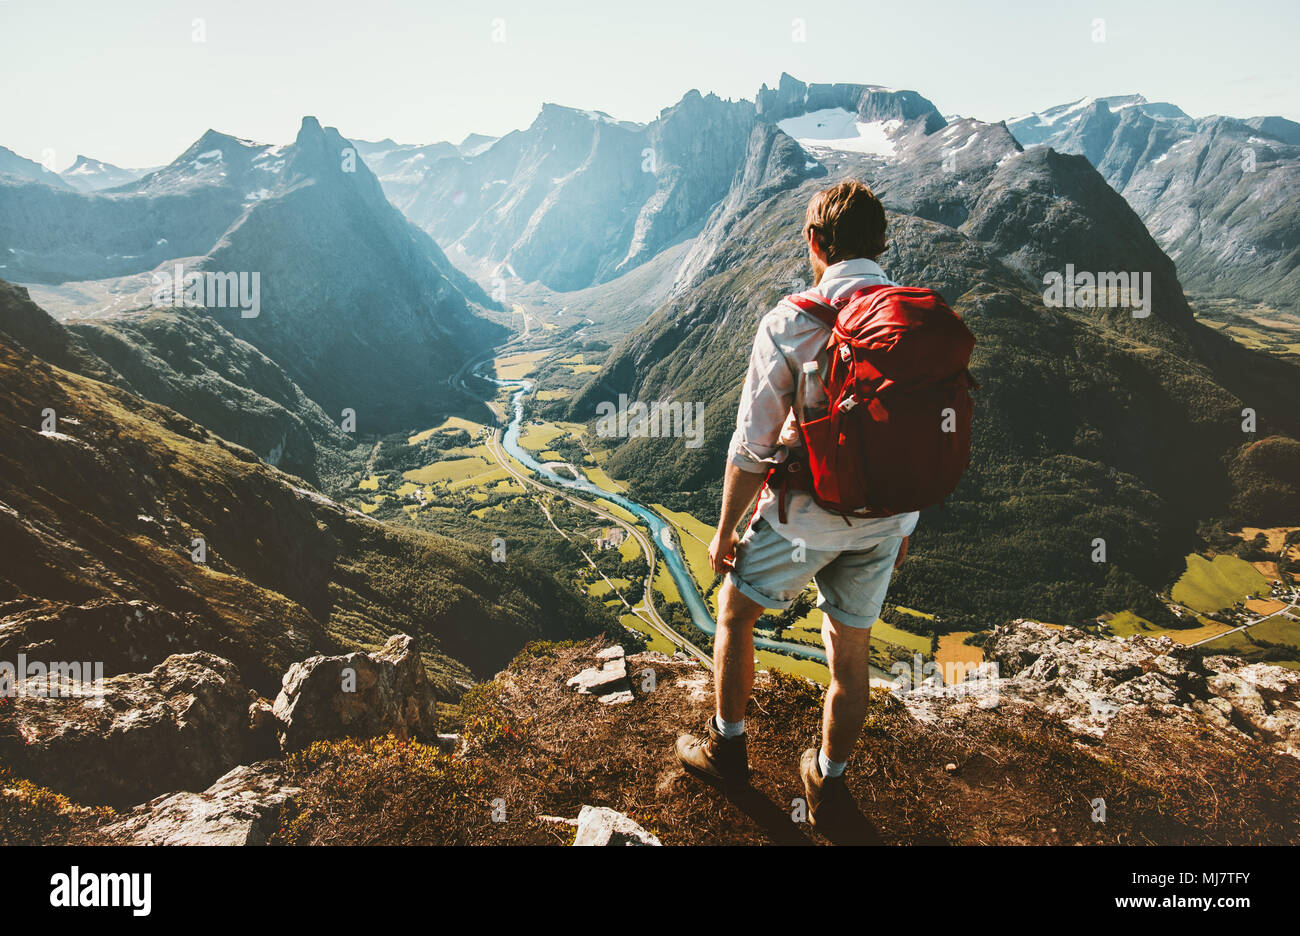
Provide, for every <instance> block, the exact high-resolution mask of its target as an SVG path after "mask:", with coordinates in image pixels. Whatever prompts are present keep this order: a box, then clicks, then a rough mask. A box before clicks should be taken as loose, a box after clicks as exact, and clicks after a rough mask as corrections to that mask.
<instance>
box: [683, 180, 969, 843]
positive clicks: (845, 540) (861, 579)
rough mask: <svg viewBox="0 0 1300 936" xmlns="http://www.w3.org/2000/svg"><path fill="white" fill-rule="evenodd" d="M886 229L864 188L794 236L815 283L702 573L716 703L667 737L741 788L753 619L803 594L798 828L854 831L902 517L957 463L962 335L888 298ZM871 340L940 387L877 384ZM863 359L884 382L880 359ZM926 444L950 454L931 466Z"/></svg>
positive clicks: (772, 363)
mask: <svg viewBox="0 0 1300 936" xmlns="http://www.w3.org/2000/svg"><path fill="white" fill-rule="evenodd" d="M885 229H886V220H885V210H884V206H883V205H882V204H881V203H880V200H879V199H878V198H876V196H875V195H874V194H872V192H871V190H870V189H869V188H868V187H867V186H865V185H863V184H862V183H860V182H856V181H845V182H841V183H839V184H838V185H835V186H832V187H831V188H828V189H825V190H824V191H821V192H818V193H817V194H816V195H814V196H813V198H812V200H811V201H810V203H809V205H808V211H807V215H806V218H805V224H804V230H803V236H804V240H805V241H806V242H807V244H808V259H809V262H810V263H811V265H812V270H813V283H814V286H813V288H812V289H811V290H809V291H807V292H805V293H801V294H799V295H796V296H788V297H786V299H784V300H782V302H781V303H780V304H778V305H777V306H776V308H774V309H772V310H771V311H770V312H768V313H767V314H766V315H765V316H764V317H763V319H762V320H761V322H760V323H759V327H758V334H757V336H756V337H755V339H754V348H753V352H752V354H751V356H750V360H749V371H748V374H747V375H746V378H745V384H744V388H743V391H742V393H741V398H740V411H739V415H738V417H737V420H736V431H735V434H734V435H733V436H732V439H731V446H730V450H729V452H728V458H727V466H726V474H725V479H724V482H723V493H722V513H721V517H720V519H719V520H718V529H717V532H716V534H715V535H714V537H713V542H712V543H710V545H709V561H710V563H711V565H712V567H713V570H714V572H715V573H717V574H720V575H721V574H725V575H726V579H725V581H724V583H723V585H722V588H721V591H720V594H719V599H718V610H719V615H718V627H717V633H716V635H715V638H714V665H715V669H716V674H715V682H716V696H717V699H716V701H717V708H716V712H715V715H714V717H713V718H711V719H710V720H709V724H708V728H707V732H706V734H705V735H704V736H703V737H697V736H694V735H683V736H681V737H680V738H678V741H677V756H678V757H679V758H680V760H681V762H682V764H683V765H684V766H685V767H687V768H688V769H689V770H691V771H692V772H693V773H696V774H699V775H703V776H705V777H706V778H710V779H713V780H715V781H722V782H725V783H744V782H746V781H747V780H748V775H749V764H748V756H747V753H746V738H745V707H746V704H747V703H748V701H749V697H750V692H751V689H752V687H753V681H754V631H753V628H754V625H755V623H756V622H757V621H758V619H759V616H760V615H761V614H762V613H763V611H764V609H774V610H784V609H786V608H788V607H789V606H790V605H791V604H792V603H793V601H794V599H795V598H797V597H798V596H799V595H800V593H802V592H803V590H804V589H805V588H806V587H807V585H808V583H809V582H810V581H815V582H816V584H817V592H818V598H817V606H818V607H819V608H820V609H821V610H822V612H823V615H824V623H823V625H822V639H823V641H824V642H825V645H826V656H827V665H828V667H829V669H830V685H829V687H828V688H827V692H826V703H825V712H824V715H823V721H822V738H821V745H820V747H812V748H809V749H808V750H806V751H804V753H803V757H802V759H801V761H800V764H799V772H800V775H801V776H802V778H803V782H804V787H805V790H806V793H807V803H808V807H809V811H810V818H811V820H812V822H813V824H814V825H818V826H821V827H822V828H823V830H824V831H827V832H830V831H832V828H833V827H836V826H841V827H842V826H845V825H847V824H849V823H852V822H854V821H855V820H857V819H858V818H859V814H858V812H857V807H856V804H855V803H854V801H853V798H852V796H851V795H850V794H849V792H848V790H847V789H846V788H845V783H844V772H845V767H846V765H847V763H848V760H849V756H850V754H851V753H852V751H853V748H854V745H855V744H856V743H857V740H858V737H859V735H860V734H861V731H862V725H863V721H864V720H865V718H866V714H867V700H868V693H869V679H870V641H871V625H872V624H874V623H875V621H876V619H877V618H878V617H879V615H880V611H881V608H882V606H883V604H884V601H885V594H886V592H887V591H888V589H889V581H890V578H891V576H892V574H893V571H894V569H895V568H897V566H898V565H899V563H901V562H902V561H903V558H904V557H905V556H906V555H907V544H908V536H909V534H911V532H912V531H913V529H915V527H916V523H917V519H918V517H919V514H918V512H917V510H916V509H901V508H903V507H910V506H913V505H915V506H916V507H923V506H929V504H930V503H938V502H939V501H940V500H941V499H942V496H944V495H946V494H947V493H948V491H950V490H951V486H949V482H951V485H955V483H956V480H955V477H951V475H952V474H953V472H954V471H955V473H956V475H957V476H959V475H960V471H961V469H962V468H964V467H965V464H966V461H967V460H968V457H969V456H968V446H969V417H970V411H969V394H967V393H966V383H965V378H966V376H967V375H966V371H965V362H966V360H967V359H968V357H969V351H970V346H971V345H973V344H974V339H973V338H969V332H968V331H966V329H965V326H964V325H961V323H960V320H959V319H958V318H957V317H956V316H955V315H954V314H953V313H952V312H951V311H949V310H948V309H947V307H946V306H944V305H943V302H942V299H939V298H938V296H937V294H935V293H931V292H930V291H929V290H909V289H902V288H896V287H897V284H895V283H893V282H892V281H891V280H890V279H889V278H888V277H887V276H886V275H885V273H884V271H883V270H882V269H881V268H880V267H879V266H878V265H877V263H876V258H877V257H879V256H880V255H881V254H882V253H883V252H884V250H885ZM949 318H950V319H951V320H952V321H954V322H956V323H957V324H956V329H960V333H959V332H958V331H956V330H955V329H954V327H953V326H951V325H950V324H949V323H948V321H947V320H948V319H949ZM837 321H838V326H837V328H836V331H835V333H834V337H833V336H832V325H835V324H836V323H837ZM920 325H926V326H927V329H928V330H926V329H920V330H918V327H917V326H920ZM855 329H856V330H855ZM842 333H843V334H842ZM962 334H964V336H966V337H962ZM918 335H919V337H920V338H921V341H919V342H918V341H917V340H916V339H917V336H918ZM849 338H852V339H853V340H852V341H851V342H850V341H849V340H848V339H849ZM841 339H843V340H841ZM904 339H905V340H904ZM967 339H969V343H968V344H967V343H966V342H967ZM927 341H928V342H930V344H927V343H926V342H927ZM936 342H937V344H936ZM883 345H889V346H890V348H891V349H892V348H903V349H904V351H905V352H906V353H907V355H908V357H909V358H922V359H925V360H926V362H927V363H925V364H922V365H921V366H920V370H934V371H937V372H938V373H939V374H940V377H939V379H938V380H937V381H936V380H935V379H934V378H933V376H931V377H929V378H926V380H927V381H928V383H931V384H935V386H936V387H938V388H939V389H937V390H936V389H933V388H927V389H923V390H921V391H918V392H916V393H912V392H911V391H908V392H907V393H906V394H905V395H902V396H891V395H890V392H889V391H888V390H887V389H886V388H890V387H891V386H892V387H895V388H897V387H900V386H901V387H907V386H909V385H910V380H911V378H912V377H913V376H916V375H915V374H914V372H915V371H917V361H916V360H910V361H909V362H908V363H907V365H906V366H905V368H904V369H905V370H908V373H907V374H904V375H890V376H897V377H898V379H897V381H890V380H888V379H884V380H882V373H881V370H878V369H876V367H875V366H874V365H873V364H872V363H871V362H870V361H869V360H868V358H869V357H870V355H872V354H877V351H878V349H879V348H881V347H882V346H883ZM961 345H964V346H965V357H964V358H963V356H962V354H961V347H959V346H961ZM932 349H937V353H935V354H933V355H932V354H931V350H932ZM913 352H916V353H913ZM932 357H933V358H936V359H937V360H936V361H934V362H933V363H930V358H932ZM873 360H877V363H879V364H880V367H881V369H883V370H885V371H886V373H887V372H888V367H889V366H890V365H889V363H888V362H884V361H883V360H882V359H879V358H876V359H873ZM951 371H960V375H959V376H954V375H953V374H952V373H950V372H951ZM945 375H946V376H945ZM870 378H875V381H874V383H873V382H872V380H871V379H870ZM897 392H899V391H897V390H895V393H897ZM936 394H937V395H936ZM947 403H950V404H952V405H951V406H947V405H944V404H947ZM859 404H863V405H862V408H861V409H860V410H857V411H856V412H854V410H855V409H856V407H857V406H858V405H859ZM912 410H917V412H918V413H920V414H922V415H921V416H920V417H918V416H917V414H916V413H913V412H912ZM931 417H933V419H931ZM890 418H892V420H893V422H892V428H890V427H891V422H890ZM909 419H911V420H912V421H913V422H915V423H916V424H915V425H911V424H909V422H908V420H909ZM942 420H946V423H945V425H944V426H942V427H941V426H940V422H941V421H942ZM941 431H946V432H947V433H948V434H947V435H943V434H940V433H941ZM882 432H890V433H894V434H893V435H881V433H882ZM909 432H910V433H912V434H913V435H915V436H917V437H916V438H912V437H910V436H909V435H908V433H909ZM828 433H829V435H828ZM827 439H831V440H833V441H830V442H827ZM936 446H941V447H942V446H946V448H944V449H943V452H944V454H942V455H940V457H939V458H938V459H936V458H935V455H934V453H935V452H936V450H937V449H936ZM913 449H914V450H915V451H913ZM850 451H852V452H853V453H855V454H854V455H853V456H852V457H850V458H849V459H848V460H847V461H846V459H845V455H844V453H845V452H850ZM859 451H863V452H865V453H869V457H868V454H863V455H858V454H857V453H858V452H859ZM918 452H925V453H927V454H926V455H925V456H921V457H920V458H916V455H917V453H918ZM828 453H829V454H828ZM854 459H856V460H857V461H856V462H855V461H854ZM909 459H911V460H912V463H909ZM859 462H860V463H859ZM891 462H892V463H891ZM931 463H934V464H931ZM774 469H775V470H774ZM939 475H942V476H943V477H939ZM765 481H766V482H767V483H766V484H765V483H764V482H765ZM867 489H870V492H871V494H872V495H874V498H873V497H872V496H868V494H867V493H866V491H867ZM755 495H758V507H757V509H756V510H755V511H754V513H753V515H752V517H751V519H750V523H749V526H748V528H747V529H746V531H745V533H744V536H743V537H740V536H738V535H737V533H736V526H737V524H738V523H739V522H740V521H741V519H742V518H743V516H744V514H745V512H746V511H747V510H748V508H749V505H750V504H752V503H753V500H754V497H755ZM936 495H937V496H936ZM882 501H883V502H884V503H882Z"/></svg>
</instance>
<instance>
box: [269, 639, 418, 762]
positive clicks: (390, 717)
mask: <svg viewBox="0 0 1300 936" xmlns="http://www.w3.org/2000/svg"><path fill="white" fill-rule="evenodd" d="M413 644H414V642H413V641H412V640H411V638H410V637H408V636H406V635H405V634H395V635H393V636H392V637H390V638H389V639H388V642H387V643H386V644H384V646H383V649H381V650H379V651H378V652H377V653H361V652H356V653H348V654H345V655H342V656H315V657H312V658H310V659H308V660H305V661H303V662H301V663H295V664H294V665H293V666H291V667H290V668H289V671H288V672H287V673H285V675H284V684H283V686H284V687H283V688H282V689H281V690H280V694H279V695H278V696H277V697H276V699H275V705H274V712H275V717H276V719H277V720H278V722H279V724H280V744H281V747H282V748H283V749H284V750H285V751H296V750H299V749H301V748H304V747H306V746H307V745H309V744H311V743H312V742H313V741H319V740H323V739H327V738H340V737H347V736H356V737H369V736H372V735H382V734H387V733H388V732H394V733H396V734H397V735H398V736H399V737H403V738H405V737H415V738H420V739H428V740H432V739H434V738H435V736H436V735H437V732H438V710H437V705H436V702H435V700H434V697H433V693H432V690H431V689H430V687H429V683H428V680H427V679H426V677H425V673H424V664H423V663H422V662H421V660H420V655H419V653H418V652H417V651H416V650H415V647H414V645H413Z"/></svg>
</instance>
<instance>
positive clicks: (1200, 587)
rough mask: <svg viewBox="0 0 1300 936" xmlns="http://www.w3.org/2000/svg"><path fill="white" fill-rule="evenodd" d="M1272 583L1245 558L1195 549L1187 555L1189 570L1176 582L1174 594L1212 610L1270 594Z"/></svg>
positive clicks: (1195, 606) (1194, 606) (1176, 598)
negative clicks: (1207, 555) (1206, 553)
mask: <svg viewBox="0 0 1300 936" xmlns="http://www.w3.org/2000/svg"><path fill="white" fill-rule="evenodd" d="M1269 584H1270V583H1269V580H1268V579H1267V578H1265V577H1264V576H1263V574H1261V573H1260V571H1259V570H1258V569H1256V568H1255V567H1254V566H1253V565H1251V564H1250V563H1249V562H1247V561H1246V560H1244V559H1238V558H1237V557H1236V556H1223V555H1220V556H1215V557H1214V559H1213V560H1210V559H1206V558H1205V557H1204V556H1200V555H1197V554H1196V553H1193V554H1191V555H1190V556H1188V557H1187V571H1186V572H1184V573H1183V574H1182V576H1181V577H1180V578H1179V579H1178V581H1177V582H1176V583H1175V584H1174V587H1173V591H1172V595H1173V599H1174V601H1177V602H1178V603H1179V604H1183V605H1186V606H1187V607H1189V608H1191V609H1192V610H1194V611H1200V612H1201V613H1202V614H1209V613H1210V612H1213V611H1219V610H1222V609H1223V608H1228V607H1231V606H1232V605H1233V604H1234V603H1236V602H1238V601H1244V600H1245V599H1247V598H1252V597H1257V596H1260V595H1267V594H1268V590H1269Z"/></svg>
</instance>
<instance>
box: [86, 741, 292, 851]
mask: <svg viewBox="0 0 1300 936" xmlns="http://www.w3.org/2000/svg"><path fill="white" fill-rule="evenodd" d="M301 792H302V790H300V789H299V788H297V787H293V786H290V785H289V784H288V782H287V781H286V779H285V775H284V769H283V764H281V763H279V762H276V761H263V762H261V763H257V764H253V765H251V766H240V767H236V768H235V769H234V770H231V771H230V772H229V773H227V774H225V775H224V776H222V777H221V778H220V779H218V780H217V782H216V783H214V784H212V786H210V787H208V788H207V789H206V790H204V791H203V792H202V793H191V792H189V791H181V792H178V793H169V794H167V795H166V796H159V797H157V798H155V799H152V800H150V801H149V802H147V803H145V804H143V805H141V806H137V807H136V808H135V809H133V810H132V811H131V812H130V813H129V814H127V816H126V817H125V818H123V819H120V820H118V821H117V822H114V823H112V824H110V825H107V826H105V827H104V829H103V834H104V836H105V837H106V838H107V839H108V840H109V841H111V842H113V843H114V844H122V845H265V844H266V842H267V840H268V839H269V838H270V837H271V835H273V834H274V833H275V830H276V829H277V828H278V826H279V821H280V811H281V808H282V807H283V806H284V804H285V803H286V802H287V801H288V800H289V799H290V798H291V797H293V796H296V795H298V794H299V793H301Z"/></svg>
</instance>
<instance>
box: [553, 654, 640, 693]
mask: <svg viewBox="0 0 1300 936" xmlns="http://www.w3.org/2000/svg"><path fill="white" fill-rule="evenodd" d="M596 659H597V660H599V661H600V663H599V664H597V665H596V666H589V667H587V668H586V669H584V670H583V671H582V672H580V673H578V674H577V675H576V676H573V677H571V678H570V679H569V680H568V682H566V683H565V685H567V686H568V687H569V688H571V689H575V690H577V692H578V694H579V695H594V696H596V698H597V700H598V701H599V702H601V703H602V704H603V705H620V704H622V703H624V702H631V701H632V699H633V696H632V685H631V683H629V682H628V678H627V659H626V658H625V657H624V655H623V648H622V647H620V646H618V645H615V646H612V647H606V648H605V649H604V650H601V651H600V652H599V653H597V654H596Z"/></svg>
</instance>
